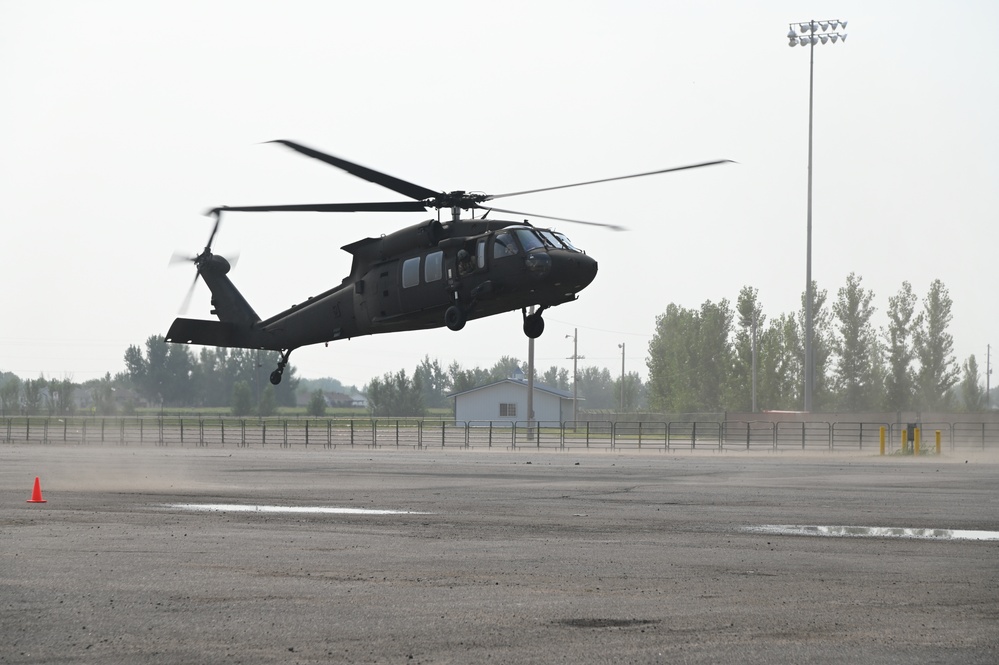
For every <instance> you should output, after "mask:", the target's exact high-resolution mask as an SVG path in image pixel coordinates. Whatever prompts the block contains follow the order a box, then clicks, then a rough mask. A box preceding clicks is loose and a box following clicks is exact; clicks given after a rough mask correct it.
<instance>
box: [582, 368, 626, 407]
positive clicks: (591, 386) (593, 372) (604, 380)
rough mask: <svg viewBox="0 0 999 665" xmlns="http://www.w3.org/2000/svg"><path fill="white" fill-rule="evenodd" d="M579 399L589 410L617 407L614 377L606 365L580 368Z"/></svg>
mask: <svg viewBox="0 0 999 665" xmlns="http://www.w3.org/2000/svg"><path fill="white" fill-rule="evenodd" d="M578 393H579V399H580V401H581V402H582V407H583V408H584V409H586V410H588V411H595V410H601V409H603V410H609V409H617V402H618V400H617V393H615V392H614V379H612V378H611V374H610V370H608V369H607V368H606V367H592V366H591V367H583V368H581V369H580V370H579V389H578Z"/></svg>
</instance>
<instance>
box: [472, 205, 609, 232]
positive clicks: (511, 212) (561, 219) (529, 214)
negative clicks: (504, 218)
mask: <svg viewBox="0 0 999 665" xmlns="http://www.w3.org/2000/svg"><path fill="white" fill-rule="evenodd" d="M477 207H479V208H480V209H483V210H495V211H496V212H503V213H506V214H508V215H524V216H525V217H540V218H542V219H554V220H555V221H558V222H571V223H572V224H586V225H587V226H602V227H604V228H607V229H613V230H614V231H627V230H628V229H626V228H625V227H623V226H618V225H617V224H604V223H602V222H584V221H583V220H581V219H569V218H567V217H552V216H551V215H538V214H536V213H533V212H519V211H517V210H504V209H503V208H493V207H486V206H477Z"/></svg>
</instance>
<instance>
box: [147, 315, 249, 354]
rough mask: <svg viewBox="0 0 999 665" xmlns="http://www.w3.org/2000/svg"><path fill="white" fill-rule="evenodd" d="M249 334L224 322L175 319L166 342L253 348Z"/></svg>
mask: <svg viewBox="0 0 999 665" xmlns="http://www.w3.org/2000/svg"><path fill="white" fill-rule="evenodd" d="M247 332H248V331H243V330H240V329H238V328H237V327H236V325H235V324H232V323H224V322H222V321H203V320H201V319H175V320H174V322H173V325H172V326H170V330H169V331H168V332H167V335H166V341H168V342H174V343H175V344H203V345H204V346H227V347H244V348H253V346H252V345H251V344H249V342H250V335H249V334H247Z"/></svg>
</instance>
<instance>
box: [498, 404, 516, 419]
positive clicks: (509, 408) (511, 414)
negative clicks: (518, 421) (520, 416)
mask: <svg viewBox="0 0 999 665" xmlns="http://www.w3.org/2000/svg"><path fill="white" fill-rule="evenodd" d="M516 417H517V405H516V404H500V418H516Z"/></svg>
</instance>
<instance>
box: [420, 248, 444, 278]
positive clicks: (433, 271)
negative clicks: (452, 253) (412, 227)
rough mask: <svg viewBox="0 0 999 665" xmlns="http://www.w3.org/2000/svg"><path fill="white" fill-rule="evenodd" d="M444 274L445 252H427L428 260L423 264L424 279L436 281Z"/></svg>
mask: <svg viewBox="0 0 999 665" xmlns="http://www.w3.org/2000/svg"><path fill="white" fill-rule="evenodd" d="M443 276H444V252H434V253H433V254H427V262H426V263H425V264H424V266H423V281H425V282H436V281H437V280H439V279H440V278H441V277H443Z"/></svg>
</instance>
